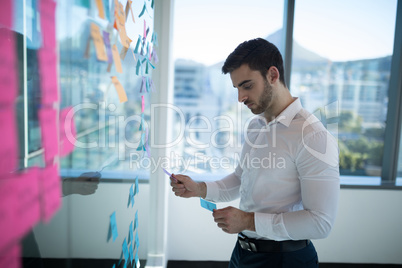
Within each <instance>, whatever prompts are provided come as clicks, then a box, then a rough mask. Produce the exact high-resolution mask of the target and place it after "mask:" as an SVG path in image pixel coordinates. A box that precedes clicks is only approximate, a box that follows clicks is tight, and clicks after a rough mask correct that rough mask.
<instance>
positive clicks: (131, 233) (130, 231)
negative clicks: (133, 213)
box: [128, 221, 134, 243]
mask: <svg viewBox="0 0 402 268" xmlns="http://www.w3.org/2000/svg"><path fill="white" fill-rule="evenodd" d="M133 239H134V234H133V221H131V222H130V230H129V231H128V243H130V242H131V241H133Z"/></svg>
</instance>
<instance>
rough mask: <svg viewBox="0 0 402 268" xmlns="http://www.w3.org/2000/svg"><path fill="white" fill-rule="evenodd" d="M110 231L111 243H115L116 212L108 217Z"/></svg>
mask: <svg viewBox="0 0 402 268" xmlns="http://www.w3.org/2000/svg"><path fill="white" fill-rule="evenodd" d="M110 229H111V231H112V236H113V241H115V240H116V238H117V236H118V234H117V224H116V212H113V213H112V215H110Z"/></svg>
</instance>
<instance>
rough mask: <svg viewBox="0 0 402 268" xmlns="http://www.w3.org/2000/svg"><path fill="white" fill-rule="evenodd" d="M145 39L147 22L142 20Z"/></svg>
mask: <svg viewBox="0 0 402 268" xmlns="http://www.w3.org/2000/svg"><path fill="white" fill-rule="evenodd" d="M146 38H147V22H146V21H145V20H144V39H146Z"/></svg>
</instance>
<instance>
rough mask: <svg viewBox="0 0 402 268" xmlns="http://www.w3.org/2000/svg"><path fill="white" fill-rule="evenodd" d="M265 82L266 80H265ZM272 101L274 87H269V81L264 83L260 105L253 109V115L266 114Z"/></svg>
mask: <svg viewBox="0 0 402 268" xmlns="http://www.w3.org/2000/svg"><path fill="white" fill-rule="evenodd" d="M264 80H265V79H264ZM271 101H272V86H270V85H269V83H268V81H267V80H265V81H264V91H263V92H262V94H261V96H260V99H259V100H258V104H257V107H256V108H253V109H251V112H252V113H253V114H261V113H263V112H265V110H266V109H267V108H268V105H269V104H270V103H271Z"/></svg>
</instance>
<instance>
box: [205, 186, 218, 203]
mask: <svg viewBox="0 0 402 268" xmlns="http://www.w3.org/2000/svg"><path fill="white" fill-rule="evenodd" d="M205 184H206V185H207V194H206V196H205V199H206V200H210V201H214V200H217V199H218V198H219V185H218V184H217V183H216V182H215V181H208V182H205Z"/></svg>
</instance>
